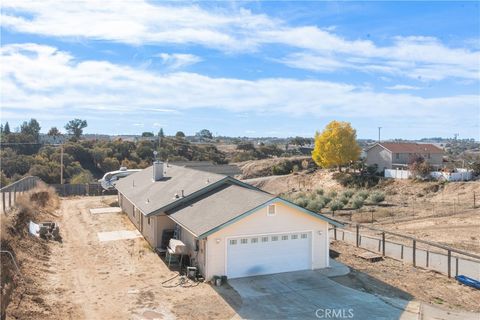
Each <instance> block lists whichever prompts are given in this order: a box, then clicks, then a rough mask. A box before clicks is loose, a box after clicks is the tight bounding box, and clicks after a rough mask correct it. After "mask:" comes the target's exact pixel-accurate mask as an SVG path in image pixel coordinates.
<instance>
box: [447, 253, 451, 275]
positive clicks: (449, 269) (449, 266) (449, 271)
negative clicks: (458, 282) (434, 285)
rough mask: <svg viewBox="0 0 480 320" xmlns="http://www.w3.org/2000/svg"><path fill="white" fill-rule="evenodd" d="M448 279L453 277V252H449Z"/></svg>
mask: <svg viewBox="0 0 480 320" xmlns="http://www.w3.org/2000/svg"><path fill="white" fill-rule="evenodd" d="M447 260H448V277H449V278H451V277H452V251H451V250H448V259H447Z"/></svg>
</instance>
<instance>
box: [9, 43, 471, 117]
mask: <svg viewBox="0 0 480 320" xmlns="http://www.w3.org/2000/svg"><path fill="white" fill-rule="evenodd" d="M1 58H2V64H3V66H2V69H1V82H2V109H3V110H4V111H7V112H12V111H13V112H17V113H22V112H23V113H24V112H26V111H25V110H29V112H30V110H32V109H34V111H35V109H36V110H37V111H38V112H45V111H46V110H48V112H50V113H52V114H54V113H56V112H57V111H58V112H59V113H61V112H60V111H65V110H67V111H68V110H71V109H72V108H76V110H82V111H83V112H84V114H86V115H94V114H98V112H102V113H109V114H111V115H112V116H113V115H119V114H121V115H128V114H132V115H133V114H135V115H139V114H141V113H143V112H158V111H159V110H160V111H159V112H164V111H166V112H167V113H168V112H170V111H172V110H174V111H178V110H190V109H194V108H221V109H224V110H227V111H233V112H238V113H240V114H242V113H249V114H251V116H252V117H255V116H256V115H259V114H273V113H274V114H278V115H285V116H302V115H308V116H313V117H318V118H320V117H337V118H345V117H357V118H377V119H380V118H395V119H404V118H407V119H412V118H416V119H424V118H425V119H427V118H428V120H429V121H436V123H437V124H438V123H445V124H447V123H449V121H450V120H451V118H452V114H453V115H454V116H453V117H457V118H459V119H462V117H466V118H468V119H471V116H472V114H473V113H475V112H477V113H478V110H479V103H478V97H477V96H476V95H457V96H445V97H436V98H424V97H420V96H415V95H412V94H404V93H402V94H393V93H379V92H375V91H373V90H372V89H370V88H368V87H358V86H354V85H350V84H346V83H335V82H327V81H318V80H297V79H289V78H265V79H259V80H239V79H233V78H213V77H208V76H203V75H200V74H196V73H187V72H172V73H166V74H163V73H162V74H159V73H154V72H152V71H148V70H143V69H133V68H131V67H128V66H123V65H118V64H113V63H110V62H107V61H77V60H76V59H75V58H74V57H73V56H71V55H70V54H69V53H67V52H63V51H59V50H57V49H56V48H53V47H49V46H42V45H37V44H21V45H20V44H13V45H6V46H4V47H3V48H2V49H1ZM400 110H401V112H400Z"/></svg>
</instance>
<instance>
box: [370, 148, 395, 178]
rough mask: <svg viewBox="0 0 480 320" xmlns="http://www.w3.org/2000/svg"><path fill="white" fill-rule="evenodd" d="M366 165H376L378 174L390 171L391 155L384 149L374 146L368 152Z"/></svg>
mask: <svg viewBox="0 0 480 320" xmlns="http://www.w3.org/2000/svg"><path fill="white" fill-rule="evenodd" d="M366 163H367V165H369V166H372V165H375V164H376V165H377V166H378V170H377V171H378V172H382V171H383V170H385V169H391V168H392V154H391V152H390V151H388V150H386V149H385V148H383V147H381V146H379V145H376V146H374V147H372V148H371V149H370V150H368V152H367V160H366Z"/></svg>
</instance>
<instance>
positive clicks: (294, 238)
mask: <svg viewBox="0 0 480 320" xmlns="http://www.w3.org/2000/svg"><path fill="white" fill-rule="evenodd" d="M290 239H292V240H297V239H298V234H292V236H291V237H290Z"/></svg>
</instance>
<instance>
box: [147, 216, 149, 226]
mask: <svg viewBox="0 0 480 320" xmlns="http://www.w3.org/2000/svg"><path fill="white" fill-rule="evenodd" d="M147 223H148V225H150V217H148V219H147Z"/></svg>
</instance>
